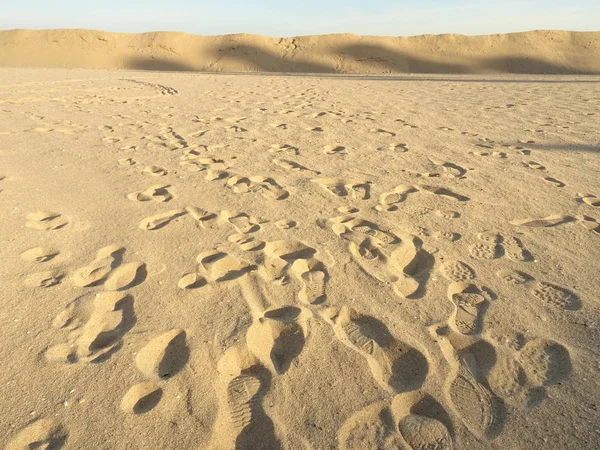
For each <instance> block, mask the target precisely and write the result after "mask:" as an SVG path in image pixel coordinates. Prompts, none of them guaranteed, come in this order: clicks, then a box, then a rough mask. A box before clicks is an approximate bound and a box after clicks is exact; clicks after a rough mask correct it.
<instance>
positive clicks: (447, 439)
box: [391, 392, 453, 450]
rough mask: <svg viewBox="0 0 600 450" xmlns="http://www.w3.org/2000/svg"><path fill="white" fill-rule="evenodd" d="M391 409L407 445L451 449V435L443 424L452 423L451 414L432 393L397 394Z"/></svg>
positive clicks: (413, 447) (441, 449) (418, 447)
mask: <svg viewBox="0 0 600 450" xmlns="http://www.w3.org/2000/svg"><path fill="white" fill-rule="evenodd" d="M391 409H392V412H393V415H394V417H395V418H396V423H398V431H399V432H400V434H401V435H402V438H403V439H404V441H406V443H407V444H408V446H409V448H411V449H414V450H416V449H421V450H427V449H436V450H452V448H453V445H452V438H451V435H450V432H449V431H448V427H447V426H446V425H444V422H446V423H451V421H450V417H449V416H448V413H447V412H446V411H445V410H444V409H443V408H442V406H441V405H440V404H439V403H438V402H436V401H435V400H434V399H433V398H432V397H431V396H429V395H427V394H423V393H421V392H415V393H409V394H400V395H397V396H396V397H395V398H394V399H393V400H392V406H391ZM399 448H404V447H399Z"/></svg>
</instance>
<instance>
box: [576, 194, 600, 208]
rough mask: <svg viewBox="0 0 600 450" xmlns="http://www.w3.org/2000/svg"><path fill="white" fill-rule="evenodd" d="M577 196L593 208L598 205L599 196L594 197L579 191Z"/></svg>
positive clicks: (599, 201)
mask: <svg viewBox="0 0 600 450" xmlns="http://www.w3.org/2000/svg"><path fill="white" fill-rule="evenodd" d="M577 196H578V198H577V200H579V201H581V202H583V203H585V204H586V205H590V206H593V207H595V208H599V207H600V198H598V197H596V196H595V195H592V194H581V193H580V194H577Z"/></svg>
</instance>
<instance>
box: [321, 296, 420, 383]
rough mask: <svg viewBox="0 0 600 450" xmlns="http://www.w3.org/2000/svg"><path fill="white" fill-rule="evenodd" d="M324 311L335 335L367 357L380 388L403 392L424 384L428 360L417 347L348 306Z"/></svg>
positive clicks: (375, 320) (380, 323)
mask: <svg viewBox="0 0 600 450" xmlns="http://www.w3.org/2000/svg"><path fill="white" fill-rule="evenodd" d="M324 314H325V318H326V319H327V320H328V321H329V322H330V323H331V324H332V326H333V329H334V331H335V334H336V336H337V337H338V339H340V341H341V342H342V343H344V344H345V345H346V346H348V347H349V348H351V349H352V350H354V351H356V352H358V353H359V354H361V355H362V356H363V357H364V358H365V359H366V360H367V362H368V364H369V367H370V369H371V374H372V375H373V378H374V379H375V381H377V383H379V384H380V386H381V387H382V388H384V389H386V390H387V391H391V392H405V391H411V390H414V389H417V388H419V386H421V385H422V384H423V382H424V381H425V377H426V375H427V372H428V364H427V360H426V359H425V357H424V356H423V355H422V354H421V353H420V352H419V351H417V350H416V349H414V348H412V347H410V346H408V345H406V344H404V343H403V342H400V341H398V340H396V339H395V338H394V337H393V336H392V335H391V334H390V332H389V331H388V329H387V327H386V326H385V325H384V324H383V323H382V322H380V321H379V320H377V319H375V318H373V317H370V316H366V315H362V314H359V313H358V312H357V311H355V310H354V309H352V308H350V307H348V306H343V307H342V308H340V309H339V310H337V311H336V310H335V309H333V308H332V309H330V310H327V311H326V312H325V313H324Z"/></svg>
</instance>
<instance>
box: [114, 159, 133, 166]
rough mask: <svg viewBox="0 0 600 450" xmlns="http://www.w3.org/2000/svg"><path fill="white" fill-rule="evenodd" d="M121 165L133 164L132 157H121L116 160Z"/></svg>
mask: <svg viewBox="0 0 600 450" xmlns="http://www.w3.org/2000/svg"><path fill="white" fill-rule="evenodd" d="M117 162H118V163H119V165H121V166H133V165H135V164H136V162H135V160H134V159H133V158H121V159H119V160H118V161H117Z"/></svg>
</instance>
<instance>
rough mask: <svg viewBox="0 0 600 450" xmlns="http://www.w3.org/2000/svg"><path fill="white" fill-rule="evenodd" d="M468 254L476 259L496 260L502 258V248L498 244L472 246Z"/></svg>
mask: <svg viewBox="0 0 600 450" xmlns="http://www.w3.org/2000/svg"><path fill="white" fill-rule="evenodd" d="M469 253H470V254H471V256H472V257H473V258H476V259H497V258H501V257H502V256H504V248H503V247H502V245H500V244H493V243H490V244H474V245H472V246H470V247H469Z"/></svg>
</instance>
